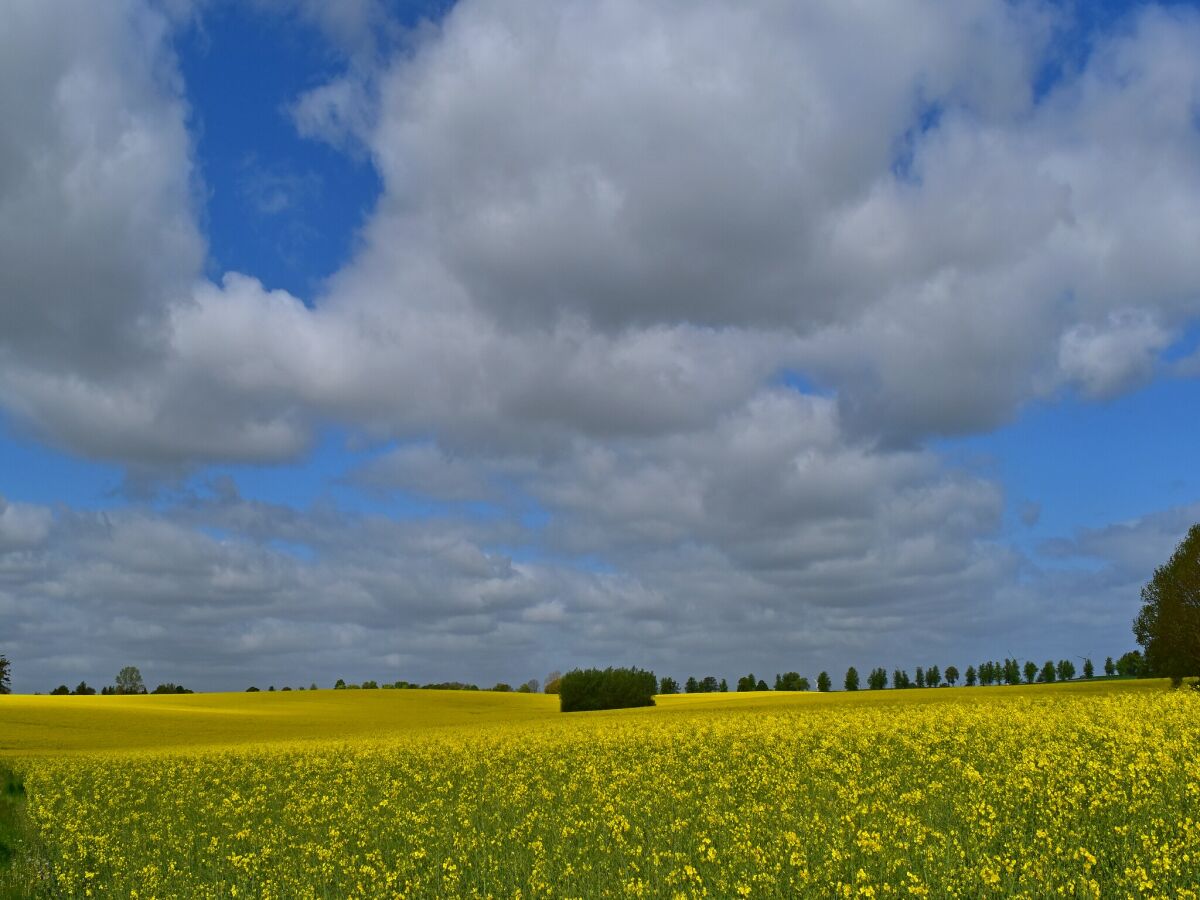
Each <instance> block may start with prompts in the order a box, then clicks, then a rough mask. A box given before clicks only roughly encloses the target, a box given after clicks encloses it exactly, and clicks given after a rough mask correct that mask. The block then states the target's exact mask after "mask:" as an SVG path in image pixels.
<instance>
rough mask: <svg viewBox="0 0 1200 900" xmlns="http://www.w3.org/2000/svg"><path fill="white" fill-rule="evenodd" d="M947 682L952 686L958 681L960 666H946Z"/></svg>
mask: <svg viewBox="0 0 1200 900" xmlns="http://www.w3.org/2000/svg"><path fill="white" fill-rule="evenodd" d="M946 683H947V684H948V685H950V687H954V685H956V684H957V683H958V666H946Z"/></svg>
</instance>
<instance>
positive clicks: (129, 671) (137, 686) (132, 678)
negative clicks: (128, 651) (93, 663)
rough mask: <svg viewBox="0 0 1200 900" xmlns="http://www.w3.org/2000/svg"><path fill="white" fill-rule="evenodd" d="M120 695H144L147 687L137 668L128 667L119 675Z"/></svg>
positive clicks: (118, 688) (118, 691)
mask: <svg viewBox="0 0 1200 900" xmlns="http://www.w3.org/2000/svg"><path fill="white" fill-rule="evenodd" d="M117 693H118V694H144V693H146V685H145V683H144V682H143V681H142V673H141V672H140V671H138V667H137V666H126V667H125V668H123V669H122V670H121V671H120V672H118V673H117Z"/></svg>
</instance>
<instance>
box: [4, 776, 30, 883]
mask: <svg viewBox="0 0 1200 900" xmlns="http://www.w3.org/2000/svg"><path fill="white" fill-rule="evenodd" d="M24 805H25V785H24V784H23V783H22V781H21V779H20V778H18V777H17V776H16V775H15V774H14V773H13V772H12V771H11V770H10V769H7V768H4V767H0V894H3V895H4V896H13V897H16V896H20V894H18V893H16V892H15V889H14V886H13V885H12V884H10V883H9V882H8V880H7V877H6V876H7V875H8V874H9V873H10V871H11V869H12V867H13V866H14V863H15V862H16V859H17V857H18V855H19V854H20V851H21V848H22V846H23V845H24V844H25V843H26V841H27V832H28V831H29V828H28V825H27V822H26V821H25V816H24V812H25V810H24ZM9 889H14V892H13V893H12V894H11V895H10V894H8V893H7V891H8V890H9Z"/></svg>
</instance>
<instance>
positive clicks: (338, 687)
mask: <svg viewBox="0 0 1200 900" xmlns="http://www.w3.org/2000/svg"><path fill="white" fill-rule="evenodd" d="M333 689H334V690H335V691H344V690H345V689H346V681H345V679H342V678H339V679H338V680H337V681H335V682H334V683H333Z"/></svg>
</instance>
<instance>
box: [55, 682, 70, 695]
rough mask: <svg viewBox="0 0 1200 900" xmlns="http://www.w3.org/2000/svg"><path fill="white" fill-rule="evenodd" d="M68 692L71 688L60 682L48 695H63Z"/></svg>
mask: <svg viewBox="0 0 1200 900" xmlns="http://www.w3.org/2000/svg"><path fill="white" fill-rule="evenodd" d="M70 693H71V689H70V688H69V687H67V686H66V685H65V684H60V685H59V686H58V687H56V688H55V689H54V690H52V691H51V692H50V696H51V697H65V696H67V695H68V694H70Z"/></svg>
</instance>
